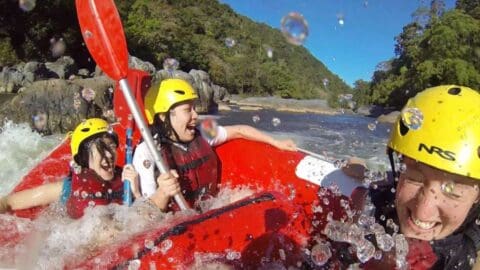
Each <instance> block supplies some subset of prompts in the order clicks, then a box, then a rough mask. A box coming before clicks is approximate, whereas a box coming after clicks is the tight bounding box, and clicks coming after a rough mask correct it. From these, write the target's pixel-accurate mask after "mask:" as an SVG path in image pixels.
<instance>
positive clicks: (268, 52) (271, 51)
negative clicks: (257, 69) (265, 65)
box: [267, 48, 273, 58]
mask: <svg viewBox="0 0 480 270" xmlns="http://www.w3.org/2000/svg"><path fill="white" fill-rule="evenodd" d="M267 57H268V58H272V57H273V49H272V48H267Z"/></svg>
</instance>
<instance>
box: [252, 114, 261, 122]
mask: <svg viewBox="0 0 480 270" xmlns="http://www.w3.org/2000/svg"><path fill="white" fill-rule="evenodd" d="M252 121H253V123H255V124H256V123H258V122H260V116H258V115H254V116H252Z"/></svg>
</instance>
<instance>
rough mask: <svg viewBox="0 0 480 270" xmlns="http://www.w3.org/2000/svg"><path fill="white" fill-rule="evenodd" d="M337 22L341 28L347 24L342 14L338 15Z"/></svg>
mask: <svg viewBox="0 0 480 270" xmlns="http://www.w3.org/2000/svg"><path fill="white" fill-rule="evenodd" d="M337 20H338V24H339V25H340V26H343V25H344V24H345V17H344V16H343V14H342V13H338V14H337Z"/></svg>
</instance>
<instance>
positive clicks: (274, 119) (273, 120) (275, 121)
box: [272, 117, 282, 127]
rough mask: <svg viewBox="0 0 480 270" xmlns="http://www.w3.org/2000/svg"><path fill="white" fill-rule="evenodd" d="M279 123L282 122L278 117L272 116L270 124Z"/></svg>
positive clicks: (277, 124)
mask: <svg viewBox="0 0 480 270" xmlns="http://www.w3.org/2000/svg"><path fill="white" fill-rule="evenodd" d="M281 123H282V121H280V119H279V118H277V117H274V118H272V125H273V126H274V127H277V126H279V125H280V124H281Z"/></svg>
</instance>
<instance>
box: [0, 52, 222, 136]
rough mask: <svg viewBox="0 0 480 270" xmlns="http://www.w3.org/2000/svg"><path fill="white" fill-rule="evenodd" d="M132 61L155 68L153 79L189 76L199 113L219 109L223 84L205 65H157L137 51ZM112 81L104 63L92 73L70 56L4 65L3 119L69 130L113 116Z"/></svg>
mask: <svg viewBox="0 0 480 270" xmlns="http://www.w3.org/2000/svg"><path fill="white" fill-rule="evenodd" d="M129 66H130V68H133V69H140V70H144V71H146V72H148V73H150V74H152V75H153V77H154V80H162V79H166V78H182V79H185V80H187V81H189V82H190V83H191V84H192V85H193V87H194V88H195V89H196V90H197V91H198V95H199V102H198V105H197V111H198V112H200V113H207V112H210V111H215V110H216V109H217V103H218V101H220V100H221V99H222V98H224V97H225V95H226V93H227V91H226V89H225V88H223V87H220V86H218V85H214V84H213V83H212V82H211V80H210V76H209V75H208V74H207V73H206V72H204V71H202V70H191V71H190V72H189V73H186V72H184V71H181V70H168V71H167V70H164V69H162V70H158V71H157V70H156V69H155V67H154V66H153V65H152V64H151V63H148V62H144V61H142V60H140V59H138V58H136V57H133V56H131V57H130V63H129ZM114 85H115V82H114V81H112V80H111V79H110V78H108V77H107V76H105V75H104V74H103V72H101V70H100V69H98V68H97V69H96V70H95V72H93V73H91V74H90V72H89V71H88V70H85V69H80V70H79V69H78V68H77V67H76V65H75V63H74V62H73V60H72V58H70V57H68V56H65V57H62V58H59V59H58V60H57V61H56V62H51V63H39V62H28V63H22V64H17V65H15V66H11V67H4V68H3V70H2V71H1V72H0V94H1V95H2V106H1V108H0V119H10V120H13V121H15V122H27V123H30V124H31V126H32V128H33V129H35V130H37V131H39V132H41V133H44V134H50V133H57V132H61V133H65V132H67V131H69V130H72V129H73V128H74V127H75V126H76V125H77V124H78V123H79V122H80V121H82V120H83V119H86V118H89V117H104V118H107V119H110V120H112V121H114V120H115V115H114V113H113V104H112V100H113V95H115V90H114Z"/></svg>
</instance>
